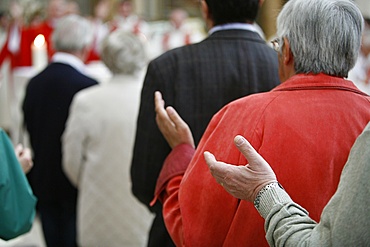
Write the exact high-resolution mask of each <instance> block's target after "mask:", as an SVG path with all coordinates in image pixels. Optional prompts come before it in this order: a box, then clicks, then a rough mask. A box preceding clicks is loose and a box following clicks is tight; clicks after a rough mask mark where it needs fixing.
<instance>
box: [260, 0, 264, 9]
mask: <svg viewBox="0 0 370 247" xmlns="http://www.w3.org/2000/svg"><path fill="white" fill-rule="evenodd" d="M264 1H265V0H260V1H259V5H260V8H261V7H262V4H263V2H264Z"/></svg>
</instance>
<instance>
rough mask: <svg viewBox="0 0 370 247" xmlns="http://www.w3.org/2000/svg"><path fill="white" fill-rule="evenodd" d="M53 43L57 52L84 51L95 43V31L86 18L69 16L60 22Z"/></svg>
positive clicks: (54, 33)
mask: <svg viewBox="0 0 370 247" xmlns="http://www.w3.org/2000/svg"><path fill="white" fill-rule="evenodd" d="M52 41H53V45H54V49H55V50H56V51H64V52H76V51H82V50H83V49H84V48H86V47H87V46H89V45H90V44H91V43H92V41H93V29H92V27H91V24H90V22H89V21H88V20H86V19H85V18H83V17H81V16H78V15H74V14H71V15H67V16H65V17H63V18H61V19H60V20H59V21H58V24H57V26H56V28H55V30H54V32H53V35H52Z"/></svg>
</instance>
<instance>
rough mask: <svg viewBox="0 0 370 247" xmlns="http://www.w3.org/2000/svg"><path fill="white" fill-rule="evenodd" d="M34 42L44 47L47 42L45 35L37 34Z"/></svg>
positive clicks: (37, 45)
mask: <svg viewBox="0 0 370 247" xmlns="http://www.w3.org/2000/svg"><path fill="white" fill-rule="evenodd" d="M33 44H34V45H35V46H36V47H42V46H43V45H44V44H45V37H44V35H42V34H39V35H37V37H36V38H35V40H34V41H33Z"/></svg>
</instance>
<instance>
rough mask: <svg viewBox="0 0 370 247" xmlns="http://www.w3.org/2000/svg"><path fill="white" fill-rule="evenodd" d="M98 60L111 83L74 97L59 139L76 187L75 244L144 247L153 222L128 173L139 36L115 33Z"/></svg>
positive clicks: (141, 54) (138, 83)
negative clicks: (109, 75)
mask: <svg viewBox="0 0 370 247" xmlns="http://www.w3.org/2000/svg"><path fill="white" fill-rule="evenodd" d="M101 58H102V60H103V62H104V63H105V64H106V66H107V67H108V68H109V69H110V71H111V72H112V73H113V78H112V79H111V80H110V81H109V82H108V83H105V84H103V85H101V86H95V87H90V88H88V89H85V90H82V91H81V92H79V93H77V94H76V96H75V97H74V99H73V102H72V104H71V110H70V115H69V117H68V121H67V124H66V130H65V132H64V134H63V139H62V141H63V168H64V171H65V172H66V174H67V176H68V178H69V179H70V181H71V182H72V183H73V184H74V185H75V186H76V187H77V188H78V207H77V219H78V220H77V222H78V223H77V236H78V237H77V240H78V244H79V246H110V247H115V246H116V247H121V246H144V245H145V243H146V242H147V236H148V232H149V227H150V225H151V222H152V219H153V217H151V214H150V212H149V211H148V210H147V209H146V208H145V206H144V205H142V204H141V203H140V202H139V201H138V200H137V199H136V198H135V197H134V195H133V194H132V192H131V181H130V175H129V174H130V173H129V168H130V162H131V157H132V148H133V144H134V136H135V129H136V118H137V114H138V111H139V103H140V92H141V87H142V80H143V78H142V77H143V71H142V69H143V68H144V65H146V53H145V49H144V45H143V44H142V43H141V42H140V39H139V38H138V37H137V36H135V35H134V34H132V33H130V32H127V31H124V30H120V29H118V30H116V31H114V32H113V33H111V34H109V35H108V36H107V37H106V39H105V40H104V41H103V43H102V53H101ZM101 226H104V227H101Z"/></svg>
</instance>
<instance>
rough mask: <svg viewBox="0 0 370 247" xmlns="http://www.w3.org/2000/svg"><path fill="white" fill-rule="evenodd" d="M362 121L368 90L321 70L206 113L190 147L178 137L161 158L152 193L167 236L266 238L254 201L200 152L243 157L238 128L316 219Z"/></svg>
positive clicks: (229, 241) (255, 242) (204, 242)
mask: <svg viewBox="0 0 370 247" xmlns="http://www.w3.org/2000/svg"><path fill="white" fill-rule="evenodd" d="M369 121H370V97H369V96H367V95H366V94H364V93H362V92H361V91H359V90H358V89H357V88H356V87H355V86H354V85H353V83H352V82H350V81H348V80H345V79H341V78H337V77H332V76H328V75H324V74H318V75H312V74H309V75H303V74H299V75H295V76H293V77H292V78H290V79H289V80H287V81H286V82H284V83H282V84H281V85H279V86H277V87H276V88H275V89H273V90H272V91H270V92H267V93H260V94H254V95H251V96H248V97H245V98H242V99H240V100H237V101H234V102H232V103H230V104H229V105H227V106H225V107H224V108H223V109H222V110H220V111H219V112H218V113H217V114H216V115H215V116H214V117H213V119H212V120H211V122H210V124H209V125H208V128H207V130H206V131H205V133H204V135H203V137H202V139H201V142H200V144H199V146H198V148H197V150H196V151H195V154H194V155H193V150H192V148H191V147H190V146H188V145H180V146H178V147H176V148H175V149H174V150H173V151H172V153H171V154H170V155H169V156H168V158H167V160H166V162H165V164H164V167H163V169H162V171H161V174H160V177H159V179H158V183H157V189H156V195H155V198H156V199H157V198H159V199H160V200H161V201H162V202H163V203H164V205H163V216H164V219H165V223H166V226H167V228H168V230H169V233H170V235H171V237H172V238H173V240H174V241H175V243H176V245H177V246H192V247H194V246H232V247H237V246H243V247H245V246H268V245H267V242H266V240H265V237H264V236H265V233H264V229H263V222H264V220H263V218H262V217H261V216H260V215H259V214H258V212H257V211H256V210H255V209H254V207H253V204H252V203H249V202H245V201H240V200H238V199H236V198H234V197H232V196H231V195H229V194H228V193H227V192H226V191H225V190H224V189H223V188H222V187H221V186H220V185H219V184H217V183H216V181H215V179H214V178H213V177H212V176H211V174H210V172H209V169H208V166H207V164H206V163H205V161H204V158H203V152H204V151H210V152H212V153H213V154H214V155H215V157H216V158H217V159H218V160H220V161H224V162H227V163H230V164H236V165H244V164H246V163H247V161H246V160H245V158H244V156H243V155H242V154H241V153H240V152H239V151H238V150H237V148H236V147H235V146H234V144H233V139H234V137H235V136H236V135H238V134H241V135H243V136H245V137H246V138H247V140H249V141H250V143H251V144H252V145H253V146H254V148H255V149H256V150H257V151H258V152H259V153H260V154H261V155H262V156H263V157H264V158H265V159H266V160H267V161H268V162H269V163H270V165H271V166H272V168H273V170H274V171H275V173H276V175H277V178H278V180H279V182H280V183H281V184H282V185H283V186H284V188H285V189H286V191H287V192H288V193H289V194H290V196H291V197H292V199H293V200H294V201H296V202H297V203H299V204H301V205H302V206H303V207H304V208H306V209H307V210H308V211H309V212H310V216H311V217H312V218H313V219H315V220H319V217H320V214H321V212H322V209H323V208H324V206H325V205H326V204H327V202H328V201H329V199H330V198H331V196H332V195H333V194H334V192H335V190H336V188H337V185H338V182H339V178H340V174H341V171H342V168H343V166H344V164H345V162H346V160H347V157H348V154H349V151H350V148H351V146H352V145H353V143H354V141H355V139H356V137H357V136H358V135H359V134H360V133H361V131H362V130H363V128H364V127H365V126H366V124H367V123H368V122H369ZM191 158H192V159H191ZM190 159H191V161H190ZM189 161H190V164H189V165H188V163H189Z"/></svg>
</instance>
